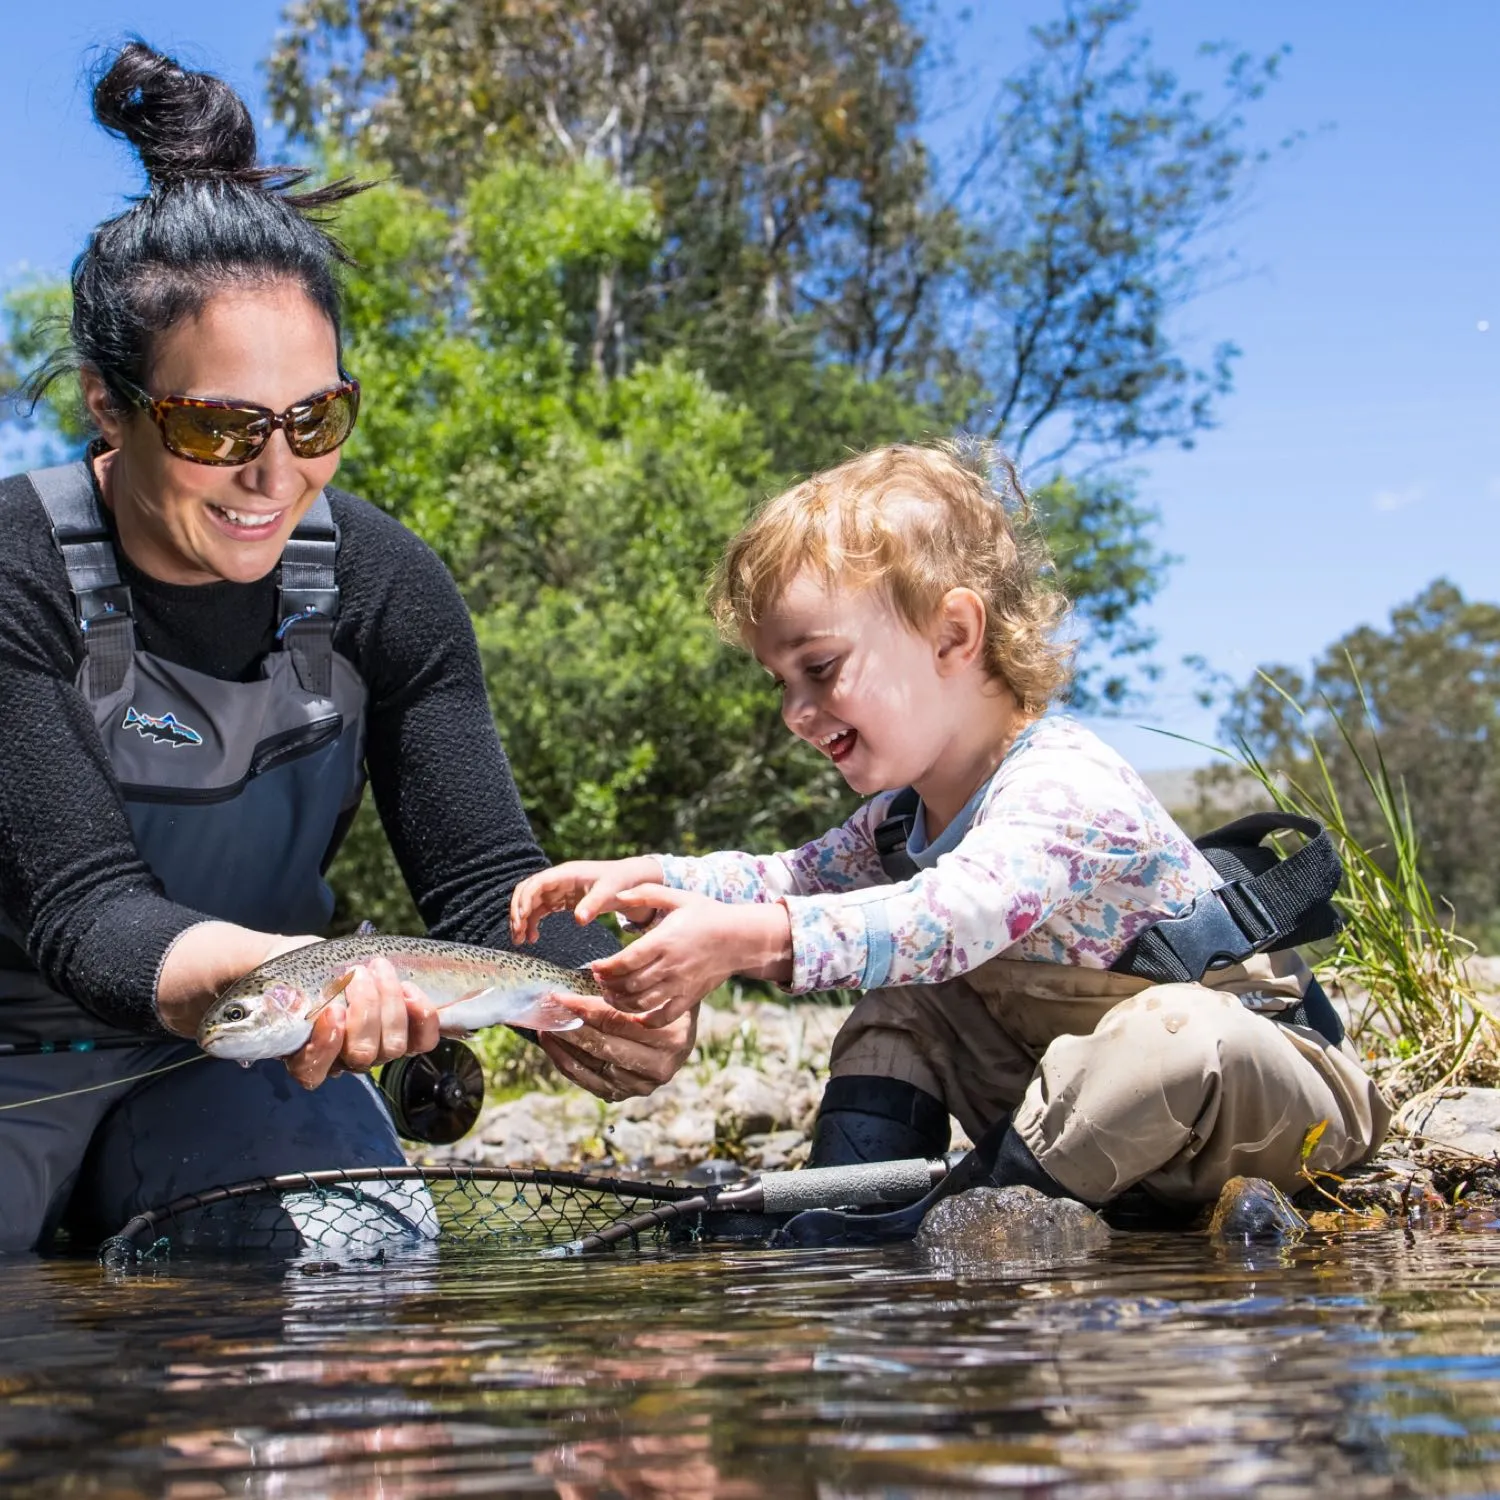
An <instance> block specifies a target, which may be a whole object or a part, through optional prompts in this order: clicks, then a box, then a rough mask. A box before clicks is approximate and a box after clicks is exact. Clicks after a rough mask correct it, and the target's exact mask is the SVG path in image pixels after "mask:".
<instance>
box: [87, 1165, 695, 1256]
mask: <svg viewBox="0 0 1500 1500" xmlns="http://www.w3.org/2000/svg"><path fill="white" fill-rule="evenodd" d="M700 1191H701V1190H700V1189H697V1188H691V1187H682V1186H677V1185H674V1184H672V1183H659V1182H638V1181H631V1180H629V1179H625V1178H614V1177H604V1176H595V1175H593V1174H590V1173H583V1172H554V1171H545V1170H525V1169H521V1168H504V1167H489V1168H479V1167H476V1168H455V1167H385V1168H375V1167H372V1168H361V1169H357V1170H351V1171H343V1172H334V1171H330V1172H299V1173H292V1174H288V1175H287V1176H284V1177H269V1178H258V1179H256V1180H254V1181H252V1182H244V1183H236V1184H234V1185H232V1186H226V1187H221V1188H214V1189H211V1190H209V1191H206V1192H202V1193H194V1194H189V1195H188V1196H186V1197H183V1198H179V1199H177V1200H176V1201H175V1202H173V1203H169V1204H166V1205H164V1206H162V1207H161V1208H157V1209H153V1210H151V1211H150V1212H148V1213H143V1214H138V1215H137V1216H136V1217H135V1218H134V1219H132V1220H131V1221H130V1222H129V1223H128V1224H126V1225H125V1226H124V1227H123V1228H122V1229H121V1230H120V1232H119V1234H117V1235H115V1236H114V1237H113V1238H112V1239H110V1240H108V1241H106V1243H105V1245H104V1246H103V1247H102V1250H101V1258H102V1259H104V1260H105V1262H106V1263H107V1264H112V1265H115V1266H123V1265H129V1264H134V1263H138V1262H141V1261H146V1260H154V1259H160V1258H163V1257H165V1256H168V1255H171V1254H172V1253H173V1252H174V1251H186V1250H199V1251H202V1250H210V1251H212V1250H230V1251H236V1252H243V1251H264V1252H268V1253H272V1254H288V1255H293V1254H298V1253H303V1252H307V1251H313V1252H324V1253H328V1254H338V1253H344V1254H348V1253H354V1254H359V1253H369V1254H376V1253H383V1252H384V1251H386V1250H388V1249H390V1248H391V1247H392V1246H399V1245H413V1246H414V1245H421V1244H423V1243H432V1242H436V1241H438V1240H442V1241H444V1242H446V1243H465V1242H471V1243H473V1242H483V1243H486V1244H495V1243H501V1244H514V1245H518V1246H533V1247H537V1248H542V1247H545V1246H548V1245H556V1244H566V1243H571V1242H572V1241H575V1240H579V1239H582V1238H583V1237H584V1236H586V1235H589V1234H594V1233H598V1232H600V1231H601V1230H604V1229H606V1228H608V1227H609V1226H611V1225H613V1224H617V1223H619V1222H620V1221H621V1220H622V1219H629V1218H632V1217H635V1216H638V1215H640V1214H641V1213H642V1212H643V1211H646V1210H649V1209H651V1208H653V1207H655V1206H658V1205H667V1204H675V1203H684V1202H686V1201H687V1200H690V1199H696V1198H697V1195H698V1194H699V1192H700ZM699 1227H701V1226H698V1225H697V1224H696V1223H695V1220H694V1217H693V1216H692V1215H689V1216H687V1217H686V1218H684V1219H682V1220H680V1221H679V1222H677V1223H675V1224H674V1225H673V1227H672V1230H671V1231H670V1232H672V1233H674V1234H676V1235H684V1234H686V1235H687V1236H689V1237H692V1236H693V1235H694V1234H695V1233H696V1232H697V1230H698V1228H699ZM668 1233H669V1231H668V1230H667V1229H666V1228H664V1227H657V1228H655V1229H653V1230H651V1231H649V1232H648V1234H647V1238H648V1239H649V1240H650V1241H651V1242H652V1243H660V1242H661V1241H662V1240H664V1239H665V1238H666V1237H667V1234H668Z"/></svg>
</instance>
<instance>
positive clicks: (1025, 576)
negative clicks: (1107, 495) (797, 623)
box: [709, 441, 1074, 714]
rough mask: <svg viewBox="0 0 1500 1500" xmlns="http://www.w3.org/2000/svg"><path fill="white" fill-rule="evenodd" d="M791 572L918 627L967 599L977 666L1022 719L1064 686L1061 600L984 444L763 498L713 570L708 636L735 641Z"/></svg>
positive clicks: (880, 459) (1047, 563)
mask: <svg viewBox="0 0 1500 1500" xmlns="http://www.w3.org/2000/svg"><path fill="white" fill-rule="evenodd" d="M803 572H811V573H813V574H814V575H815V576H818V577H821V579H822V580H823V581H824V582H825V583H826V584H828V585H830V586H834V585H838V586H842V587H851V586H852V587H854V588H868V587H878V588H881V589H883V590H884V591H885V593H886V595H887V597H888V598H889V600H890V602H891V604H892V605H893V606H894V608H895V609H896V611H897V614H898V615H899V616H900V617H901V618H902V619H904V620H905V621H906V622H907V623H908V624H909V625H910V626H911V627H912V628H913V629H914V630H919V631H925V630H926V629H927V628H928V627H929V626H930V625H931V624H932V622H933V620H934V619H935V618H936V617H937V614H938V611H939V609H940V608H941V605H942V601H943V598H944V596H945V595H946V594H947V593H948V592H949V591H950V590H951V589H956V588H968V589H972V590H973V591H974V592H975V593H976V594H978V595H979V597H980V598H981V599H982V600H984V604H985V638H984V662H985V668H986V670H987V671H988V672H989V674H990V676H992V677H995V678H999V679H1002V680H1003V681H1004V682H1005V683H1006V684H1007V685H1008V686H1009V687H1010V689H1011V691H1012V692H1013V693H1014V694H1015V695H1016V698H1017V700H1018V701H1019V703H1020V706H1021V708H1022V710H1023V711H1024V712H1026V713H1028V714H1039V713H1041V712H1042V711H1043V710H1044V709H1045V708H1046V707H1047V706H1048V704H1049V703H1051V702H1052V701H1053V700H1054V699H1056V698H1057V697H1058V696H1059V695H1060V694H1061V693H1062V692H1063V691H1064V690H1065V689H1066V687H1067V685H1068V683H1069V681H1070V680H1071V677H1072V658H1073V652H1074V644H1073V643H1072V642H1071V641H1067V640H1060V639H1059V638H1058V630H1059V627H1060V626H1061V624H1062V621H1063V619H1064V617H1065V615H1066V614H1067V609H1068V601H1067V600H1066V599H1065V598H1064V597H1063V595H1062V593H1061V591H1060V590H1059V589H1058V588H1057V587H1056V585H1055V582H1054V579H1053V573H1052V565H1051V558H1050V556H1049V554H1048V552H1047V548H1046V544H1045V543H1044V542H1043V541H1042V540H1041V538H1040V536H1038V534H1037V532H1036V530H1035V527H1034V524H1033V518H1032V511H1031V506H1030V502H1029V501H1028V500H1027V498H1026V494H1025V492H1024V491H1023V489H1022V488H1021V483H1020V480H1019V479H1018V478H1017V476H1016V471H1015V467H1014V466H1013V465H1012V464H1011V462H1010V460H1009V459H1007V458H1006V457H1005V456H1004V455H1003V454H1002V453H1000V452H999V450H998V449H995V448H993V447H992V446H991V445H989V444H984V443H979V442H975V441H966V442H963V443H934V444H930V445H929V444H915V443H896V444H892V445H891V446H889V447H885V448H876V449H875V450H874V451H873V452H870V453H864V454H861V455H860V456H859V457H857V458H851V459H849V460H848V461H847V462H845V463H842V464H840V465H839V466H838V467H837V468H834V469H827V470H825V471H824V472H823V473H821V474H815V475H813V477H812V478H811V479H807V480H804V481H803V482H802V483H801V484H799V485H796V486H794V487H793V488H792V489H789V490H787V491H786V492H785V493H783V494H781V495H778V496H776V497H775V498H774V499H772V500H768V501H767V502H766V503H765V504H764V505H762V506H761V508H760V509H759V510H758V511H757V512H756V514H755V516H754V517H753V518H752V519H751V521H750V522H749V524H748V525H746V526H745V528H744V529H743V530H742V531H741V532H740V533H739V535H738V536H736V537H735V538H734V540H733V541H731V542H730V544H729V546H728V548H727V550H726V551H725V553H724V556H723V558H722V559H721V561H720V563H719V566H718V569H717V570H716V572H715V574H714V579H713V583H712V584H711V586H710V589H709V604H710V607H711V608H712V610H713V612H714V618H715V619H716V620H717V621H718V623H719V627H720V629H721V630H723V631H724V633H725V634H726V635H727V636H729V637H730V638H732V639H733V638H738V639H739V640H741V641H743V640H744V639H745V637H746V634H747V632H748V631H749V630H750V629H751V627H753V626H754V625H755V624H756V623H757V622H759V621H760V620H762V619H764V618H765V616H766V614H767V612H768V611H769V610H771V609H772V608H774V607H775V605H776V603H777V601H778V600H779V599H780V598H781V596H782V594H783V593H784V592H785V590H786V588H787V586H788V585H789V584H790V583H791V582H792V580H793V579H794V578H795V577H797V576H798V575H799V574H801V573H803Z"/></svg>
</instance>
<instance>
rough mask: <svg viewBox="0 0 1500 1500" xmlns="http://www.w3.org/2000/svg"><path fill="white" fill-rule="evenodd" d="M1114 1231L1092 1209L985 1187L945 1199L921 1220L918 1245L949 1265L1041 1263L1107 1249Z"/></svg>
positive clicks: (1030, 1191)
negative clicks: (953, 1263)
mask: <svg viewBox="0 0 1500 1500" xmlns="http://www.w3.org/2000/svg"><path fill="white" fill-rule="evenodd" d="M1108 1243H1109V1230H1108V1228H1107V1227H1106V1226H1105V1223H1104V1221H1103V1220H1102V1219H1101V1218H1100V1217H1099V1215H1098V1214H1096V1213H1095V1212H1094V1211H1093V1210H1092V1209H1091V1208H1086V1207H1085V1206H1084V1205H1083V1204H1082V1203H1079V1202H1077V1201H1075V1200H1074V1199H1072V1198H1049V1197H1047V1196H1046V1195H1045V1194H1044V1193H1039V1192H1037V1191H1036V1189H1035V1188H1029V1187H1004V1188H992V1187H980V1188H972V1189H970V1191H969V1192H967V1193H955V1194H954V1195H953V1196H952V1197H951V1198H944V1199H943V1200H942V1201H941V1202H939V1203H938V1204H937V1205H936V1207H934V1208H933V1209H932V1211H931V1212H930V1213H929V1214H928V1215H927V1217H926V1218H925V1219H923V1220H922V1227H921V1229H920V1230H918V1231H917V1244H918V1245H919V1246H921V1247H922V1248H923V1249H924V1250H927V1251H928V1252H930V1253H931V1254H933V1255H935V1256H937V1257H939V1258H941V1259H944V1260H961V1261H966V1262H969V1263H975V1262H989V1263H995V1264H1003V1263H1005V1262H1007V1261H1010V1262H1014V1261H1021V1262H1025V1263H1032V1264H1036V1263H1040V1262H1047V1261H1060V1260H1074V1259H1077V1258H1079V1257H1080V1256H1085V1255H1091V1254H1093V1253H1094V1252H1095V1251H1097V1250H1102V1249H1103V1248H1104V1246H1106V1245H1107V1244H1108Z"/></svg>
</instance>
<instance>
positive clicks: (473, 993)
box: [438, 984, 495, 1014]
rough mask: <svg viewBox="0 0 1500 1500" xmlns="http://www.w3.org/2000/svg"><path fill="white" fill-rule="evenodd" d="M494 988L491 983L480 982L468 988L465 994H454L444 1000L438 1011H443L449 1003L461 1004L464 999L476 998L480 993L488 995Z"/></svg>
mask: <svg viewBox="0 0 1500 1500" xmlns="http://www.w3.org/2000/svg"><path fill="white" fill-rule="evenodd" d="M494 988H495V986H494V985H492V984H481V985H478V986H477V987H476V988H474V989H472V990H469V991H468V992H467V993H466V994H463V995H455V996H454V997H453V999H451V1000H444V1001H443V1003H442V1004H441V1005H440V1006H438V1013H439V1014H441V1013H442V1012H443V1011H445V1010H447V1009H448V1007H449V1006H450V1005H462V1004H464V1003H465V1001H468V1000H478V999H479V998H480V997H481V996H482V995H488V994H489V992H490V991H491V990H492V989H494Z"/></svg>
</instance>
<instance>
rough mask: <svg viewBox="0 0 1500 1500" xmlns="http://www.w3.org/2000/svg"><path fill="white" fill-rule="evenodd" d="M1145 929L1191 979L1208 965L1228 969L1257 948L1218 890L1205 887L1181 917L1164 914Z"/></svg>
mask: <svg viewBox="0 0 1500 1500" xmlns="http://www.w3.org/2000/svg"><path fill="white" fill-rule="evenodd" d="M1259 904H1260V903H1259V902H1256V903H1255V905H1256V906H1259ZM1148 930H1149V931H1150V932H1153V933H1155V934H1156V935H1157V937H1158V938H1159V939H1160V940H1161V941H1162V942H1163V943H1165V944H1166V945H1167V947H1168V948H1169V949H1171V951H1172V953H1173V954H1174V955H1175V957H1176V958H1177V961H1178V962H1179V963H1180V964H1181V965H1182V967H1183V968H1184V969H1185V970H1186V971H1187V974H1188V977H1189V979H1191V980H1197V979H1201V978H1202V977H1203V975H1205V974H1206V973H1208V971H1209V970H1210V969H1227V968H1228V967H1229V966H1230V965H1231V964H1237V963H1239V962H1241V960H1243V959H1246V958H1248V957H1249V956H1250V955H1251V954H1252V953H1254V952H1255V951H1256V945H1255V943H1254V942H1253V941H1252V940H1251V939H1249V938H1247V937H1246V935H1245V933H1244V932H1243V931H1242V930H1241V928H1240V924H1239V923H1238V922H1237V921H1236V920H1235V917H1234V914H1233V913H1232V912H1231V911H1230V910H1229V908H1228V907H1227V906H1225V905H1224V903H1223V901H1222V900H1221V899H1220V898H1219V894H1218V892H1217V891H1205V892H1204V893H1203V894H1202V895H1201V896H1199V897H1198V898H1197V899H1196V900H1195V901H1194V902H1193V904H1192V905H1191V906H1190V907H1188V909H1187V910H1186V911H1185V912H1183V914H1182V915H1181V916H1180V917H1167V918H1165V919H1164V920H1163V921H1160V922H1157V923H1155V924H1153V925H1152V926H1151V927H1150V928H1149V929H1148Z"/></svg>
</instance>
